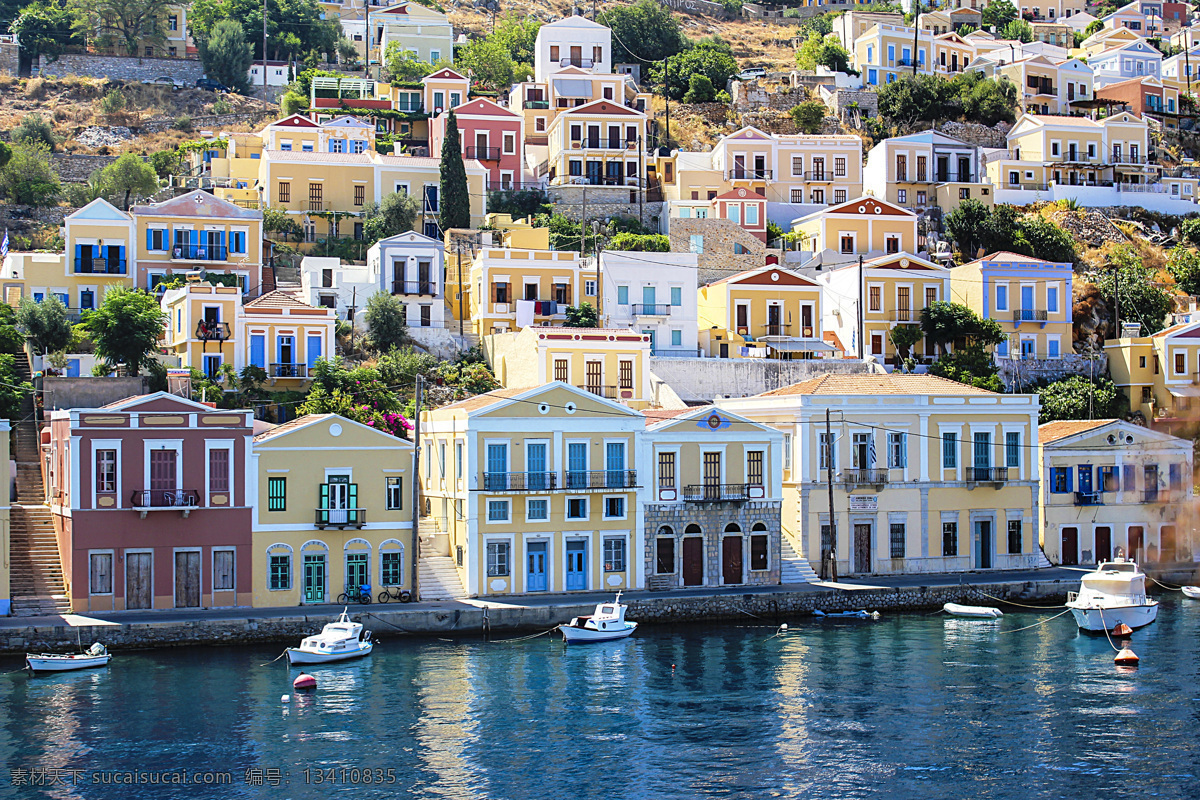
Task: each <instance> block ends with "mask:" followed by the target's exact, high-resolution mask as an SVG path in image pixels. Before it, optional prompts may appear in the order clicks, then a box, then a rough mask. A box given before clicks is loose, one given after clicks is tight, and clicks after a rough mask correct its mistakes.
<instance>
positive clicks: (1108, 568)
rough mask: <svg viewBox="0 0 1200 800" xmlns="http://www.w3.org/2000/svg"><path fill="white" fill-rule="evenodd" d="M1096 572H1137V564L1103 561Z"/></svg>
mask: <svg viewBox="0 0 1200 800" xmlns="http://www.w3.org/2000/svg"><path fill="white" fill-rule="evenodd" d="M1097 571H1098V572H1100V571H1103V572H1137V564H1134V563H1133V562H1132V561H1105V562H1104V563H1103V564H1101V565H1100V566H1099V568H1098V569H1097Z"/></svg>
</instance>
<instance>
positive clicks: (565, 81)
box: [554, 78, 592, 99]
mask: <svg viewBox="0 0 1200 800" xmlns="http://www.w3.org/2000/svg"><path fill="white" fill-rule="evenodd" d="M554 93H555V94H556V95H558V96H559V97H586V98H588V99H591V97H592V82H591V81H584V80H579V79H571V78H555V80H554Z"/></svg>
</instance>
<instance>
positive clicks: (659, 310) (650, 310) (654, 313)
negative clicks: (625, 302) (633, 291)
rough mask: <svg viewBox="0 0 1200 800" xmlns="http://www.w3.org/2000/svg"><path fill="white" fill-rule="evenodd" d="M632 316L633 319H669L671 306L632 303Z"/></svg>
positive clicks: (665, 304)
mask: <svg viewBox="0 0 1200 800" xmlns="http://www.w3.org/2000/svg"><path fill="white" fill-rule="evenodd" d="M633 315H634V316H635V317H669V316H671V306H670V305H669V304H667V303H634V304H633Z"/></svg>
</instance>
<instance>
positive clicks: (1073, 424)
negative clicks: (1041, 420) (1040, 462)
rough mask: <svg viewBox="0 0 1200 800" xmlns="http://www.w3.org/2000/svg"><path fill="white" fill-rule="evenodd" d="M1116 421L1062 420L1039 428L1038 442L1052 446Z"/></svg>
mask: <svg viewBox="0 0 1200 800" xmlns="http://www.w3.org/2000/svg"><path fill="white" fill-rule="evenodd" d="M1116 421H1117V420H1115V419H1060V420H1058V421H1057V422H1047V423H1046V424H1045V425H1039V426H1038V441H1039V442H1040V443H1042V444H1050V442H1054V441H1057V440H1059V439H1065V438H1066V437H1068V436H1074V435H1075V434H1077V433H1083V432H1084V431H1090V430H1094V429H1096V428H1102V427H1104V426H1105V425H1107V424H1109V423H1110V422H1116Z"/></svg>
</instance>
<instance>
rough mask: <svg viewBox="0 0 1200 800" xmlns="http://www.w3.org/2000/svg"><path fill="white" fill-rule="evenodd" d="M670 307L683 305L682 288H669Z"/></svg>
mask: <svg viewBox="0 0 1200 800" xmlns="http://www.w3.org/2000/svg"><path fill="white" fill-rule="evenodd" d="M671 305H673V306H681V305H683V287H682V286H672V287H671Z"/></svg>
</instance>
